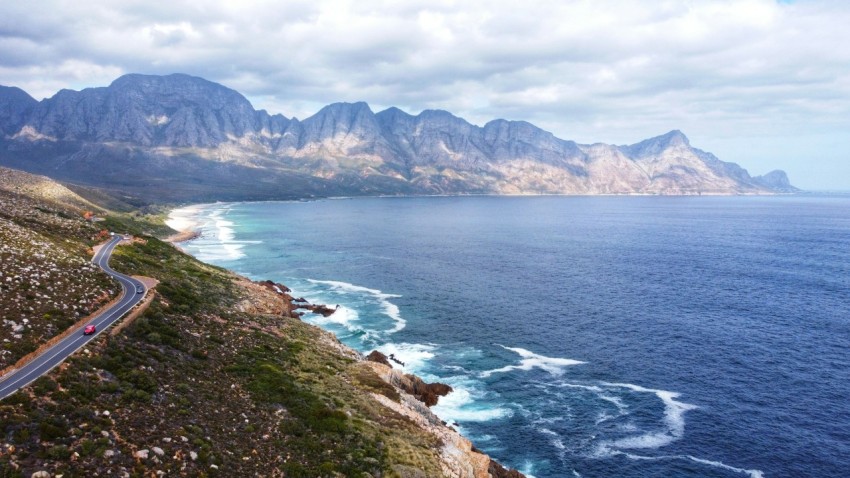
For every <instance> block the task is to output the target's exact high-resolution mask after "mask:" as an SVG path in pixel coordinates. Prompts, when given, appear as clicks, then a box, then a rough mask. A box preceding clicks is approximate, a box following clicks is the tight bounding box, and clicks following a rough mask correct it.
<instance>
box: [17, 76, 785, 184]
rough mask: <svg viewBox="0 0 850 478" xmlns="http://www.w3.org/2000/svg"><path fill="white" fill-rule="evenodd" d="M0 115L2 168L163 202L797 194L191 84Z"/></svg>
mask: <svg viewBox="0 0 850 478" xmlns="http://www.w3.org/2000/svg"><path fill="white" fill-rule="evenodd" d="M0 111H2V112H7V113H6V114H4V115H3V117H2V122H0V128H2V131H0V133H2V134H0V136H2V138H0V163H2V164H6V165H10V166H12V167H17V168H21V169H25V170H28V171H33V172H39V173H43V174H48V175H50V176H51V177H59V178H62V179H68V180H73V181H75V182H80V183H84V184H89V185H93V186H103V187H109V188H113V189H116V190H121V191H125V192H127V193H131V194H134V195H137V196H139V197H147V198H148V199H151V200H153V199H156V200H211V199H272V198H276V199H280V198H291V197H305V196H328V195H362V194H443V193H447V194H479V193H487V194H770V193H776V192H788V191H792V190H793V188H791V187H790V184H785V183H783V182H782V181H776V180H773V179H769V178H768V179H765V178H766V177H764V178H761V179H759V178H753V177H751V176H750V175H749V173H748V172H747V171H746V170H744V169H742V168H741V167H739V166H737V165H735V164H732V163H726V162H723V161H721V160H719V159H718V158H716V157H715V156H714V155H712V154H710V153H707V152H704V151H701V150H699V149H697V148H694V147H692V146H691V145H690V143H689V141H688V139H687V138H686V137H685V135H684V134H682V133H681V132H679V131H671V132H670V133H667V134H664V135H661V136H658V137H655V138H650V139H647V140H645V141H641V142H639V143H636V144H633V145H628V146H615V145H606V144H601V143H598V144H592V145H582V144H577V143H575V142H573V141H568V140H563V139H559V138H557V137H555V136H554V135H552V134H551V133H549V132H547V131H544V130H542V129H540V128H538V127H536V126H534V125H532V124H530V123H527V122H523V121H506V120H501V119H498V120H494V121H491V122H489V123H487V124H486V125H484V126H483V127H480V126H476V125H473V124H470V123H469V122H467V121H466V120H464V119H463V118H459V117H457V116H454V115H452V114H451V113H449V112H446V111H440V110H426V111H423V112H421V113H420V114H418V115H410V114H407V113H405V112H403V111H401V110H399V109H398V108H389V109H387V110H384V111H381V112H379V113H374V112H373V111H372V110H371V109H370V108H369V106H368V105H367V104H366V103H334V104H331V105H328V106H326V107H324V108H322V109H321V110H320V111H319V112H317V113H316V114H315V115H313V116H311V117H309V118H307V119H304V120H303V121H300V120H298V119H295V118H292V119H290V118H286V117H284V116H282V115H269V114H268V113H266V112H265V111H256V110H254V108H253V107H252V106H251V104H250V103H249V102H248V100H247V99H246V98H245V97H244V96H242V95H241V94H239V93H237V92H236V91H234V90H231V89H229V88H226V87H224V86H222V85H219V84H216V83H212V82H210V81H207V80H204V79H202V78H197V77H192V76H188V75H183V74H173V75H167V76H151V75H138V74H132V75H125V76H122V77H121V78H118V79H117V80H115V81H114V82H113V83H112V84H111V85H109V86H108V87H101V88H88V89H84V90H82V91H72V90H62V91H60V92H59V93H57V94H56V95H54V96H53V97H52V98H48V99H45V100H43V101H41V102H36V101H35V100H33V99H32V98H30V97H29V96H28V95H26V93H24V92H23V91H21V90H19V89H16V88H3V89H2V90H0ZM130 173H132V174H130ZM774 179H776V178H774Z"/></svg>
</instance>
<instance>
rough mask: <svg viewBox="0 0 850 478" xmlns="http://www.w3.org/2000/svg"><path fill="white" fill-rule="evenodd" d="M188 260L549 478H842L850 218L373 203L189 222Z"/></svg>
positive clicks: (785, 203) (725, 208)
mask: <svg viewBox="0 0 850 478" xmlns="http://www.w3.org/2000/svg"><path fill="white" fill-rule="evenodd" d="M175 219H177V220H178V222H179V221H181V220H182V221H186V220H191V221H196V222H197V223H199V224H200V226H201V227H202V229H203V235H202V236H201V238H199V239H197V240H195V241H192V242H189V243H187V244H186V245H185V248H186V249H187V250H188V252H190V253H192V254H194V255H196V256H197V257H199V258H200V259H202V260H205V261H208V262H211V263H215V264H218V265H221V266H224V267H227V268H229V269H232V270H235V271H237V272H239V273H242V274H244V275H247V276H249V277H252V278H255V279H273V280H275V281H279V282H283V283H285V284H287V285H288V286H290V287H291V288H292V289H293V290H294V293H295V294H296V296H304V297H306V298H308V299H309V300H311V301H314V302H319V303H326V304H329V305H331V306H335V305H339V306H340V309H339V311H338V312H337V313H335V314H334V315H332V316H330V317H328V318H322V317H319V316H307V317H305V320H308V321H310V322H312V323H315V324H317V325H320V326H322V327H324V328H326V329H328V330H332V331H333V332H335V333H336V334H337V336H338V337H340V339H341V340H342V341H343V342H345V343H346V344H348V345H350V346H352V347H354V348H356V349H358V350H361V351H364V352H368V351H370V350H372V349H379V350H381V351H383V352H385V353H387V354H389V353H394V354H395V355H396V356H397V357H399V358H400V359H401V360H402V361H404V362H405V364H406V367H405V368H406V369H407V370H409V371H412V372H415V373H417V374H419V375H422V376H423V377H424V378H426V379H430V380H440V381H443V382H447V383H449V384H451V385H452V386H453V387H454V388H455V392H454V393H452V394H451V395H449V396H448V397H445V398H443V399H441V402H440V404H439V405H438V406H436V407H435V411H436V412H437V413H438V414H439V415H440V416H441V417H442V418H443V419H444V420H446V421H449V422H451V423H456V424H457V426H458V427H459V428H460V429H461V431H462V432H463V433H464V434H466V435H467V436H469V437H470V438H471V439H472V440H473V441H474V442H475V444H476V446H478V447H479V448H481V449H483V450H485V451H486V452H488V453H490V454H491V455H493V456H494V457H496V458H497V459H499V460H500V461H501V462H503V463H504V464H506V465H508V466H511V467H514V468H518V469H520V470H521V471H523V472H525V473H527V474H528V475H530V476H535V477H537V478H544V477H564V476H581V477H613V476H617V477H653V476H658V477H670V476H700V477H703V476H709V477H713V476H717V477H726V476H729V477H731V476H751V477H758V476H765V477H780V476H781V477H784V476H788V477H797V476H818V477H821V476H823V477H844V476H848V475H847V470H848V469H850V458H848V456H850V418H848V417H850V406H848V405H847V399H846V397H847V396H848V393H850V352H848V350H850V318H848V317H850V299H848V297H850V275H848V273H850V252H848V251H850V199H848V198H829V197H823V198H817V197H767V198H759V197H740V198H738V197H734V198H663V197H597V198H582V197H534V198H499V197H468V198H406V199H400V198H373V199H356V200H326V201H316V202H290V203H239V204H216V205H208V206H203V207H196V208H190V209H188V210H182V211H177V213H176V215H175Z"/></svg>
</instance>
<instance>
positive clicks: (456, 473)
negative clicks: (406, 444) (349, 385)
mask: <svg viewBox="0 0 850 478" xmlns="http://www.w3.org/2000/svg"><path fill="white" fill-rule="evenodd" d="M364 364H366V365H367V366H369V367H370V368H371V369H372V370H373V371H374V372H375V373H376V374H378V376H379V377H381V378H382V379H384V381H386V382H387V383H390V384H393V385H395V386H397V387H399V384H400V383H403V382H404V381H405V380H406V378H405V377H406V376H405V375H404V374H402V373H401V372H399V371H398V370H393V369H392V368H390V367H388V366H386V365H383V364H379V363H376V362H364ZM399 388H401V387H399ZM372 396H373V398H374V399H375V400H377V401H378V402H380V403H381V404H382V405H383V406H385V407H387V408H389V409H391V410H393V411H395V412H396V413H398V414H400V415H402V416H405V417H407V418H408V419H410V420H411V421H413V422H414V423H416V424H418V425H419V426H420V427H421V428H423V429H425V430H427V431H428V432H430V433H432V434H433V435H434V436H436V437H437V438H438V439H439V441H440V443H441V446H440V462H441V467H442V471H443V476H445V477H449V478H524V475H523V474H522V473H520V472H518V471H515V470H508V469H506V468H504V467H503V466H501V465H500V464H498V463H496V462H495V461H493V460H492V459H491V458H490V457H489V456H487V455H486V454H484V453H481V452H480V451H479V450H478V449H476V448H475V447H474V446H473V445H472V442H470V441H469V440H468V439H466V438H464V437H463V436H462V435H461V434H460V433H458V432H457V430H455V429H454V428H452V427H450V426H448V425H446V424H445V423H444V422H443V421H442V420H440V418H439V417H438V416H437V415H435V414H434V413H433V412H432V411H431V410H430V409H429V408H428V406H427V405H426V404H425V403H423V402H422V401H420V399H418V398H416V397H414V396H413V395H410V394H409V393H406V392H405V391H404V390H401V393H400V399H399V400H398V401H395V400H393V399H391V398H389V397H387V396H385V395H381V394H379V393H373V394H372Z"/></svg>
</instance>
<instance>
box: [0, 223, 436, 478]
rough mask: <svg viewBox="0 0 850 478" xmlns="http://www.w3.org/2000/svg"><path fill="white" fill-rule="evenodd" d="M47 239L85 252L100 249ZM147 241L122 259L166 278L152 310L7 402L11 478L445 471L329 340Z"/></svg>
mask: <svg viewBox="0 0 850 478" xmlns="http://www.w3.org/2000/svg"><path fill="white" fill-rule="evenodd" d="M102 224H103V225H107V226H109V227H110V228H113V229H116V230H126V231H130V232H135V233H140V232H143V231H156V230H160V227H161V226H158V225H156V224H150V223H147V222H143V221H141V220H139V218H138V217H133V216H131V215H124V216H118V215H113V216H110V219H109V220H108V221H107V222H105V223H102ZM48 229H49V227H48ZM42 233H44V231H42ZM44 237H46V238H47V239H46V240H48V241H53V242H55V243H63V244H65V245H66V246H67V247H69V248H71V249H72V250H74V251H76V253H77V254H78V255H79V254H81V252H82V251H84V250H85V249H86V245H87V241H88V240H87V239H86V237H85V235H83V236H80V237H70V238H69V237H61V236H60V235H57V236H50V235H45V236H44ZM145 239H146V242H145V243H139V244H135V245H133V246H122V247H120V248H118V249H117V251H116V254H115V256H113V259H112V263H111V264H112V265H113V267H114V268H116V269H117V270H120V271H122V272H125V273H132V274H143V275H147V276H152V277H156V278H158V279H159V280H160V281H161V283H160V285H159V286H158V288H157V290H158V294H157V297H156V299H155V300H154V302H153V304H152V306H151V307H150V308H149V309H148V310H147V311H146V312H145V313H144V315H143V316H142V317H141V318H139V319H138V320H137V321H136V322H134V323H133V324H132V325H131V326H129V327H128V328H126V329H124V330H123V331H122V332H121V333H120V334H118V335H116V336H109V335H107V334H103V335H101V336H100V337H99V338H98V339H97V340H96V341H95V342H94V343H93V344H92V345H91V346H89V347H88V348H87V350H85V351H83V352H81V353H78V354H76V355H75V356H74V357H72V358H71V359H69V360H68V361H67V362H66V363H65V364H63V365H62V366H61V367H59V368H58V369H56V370H54V371H53V372H51V373H50V374H49V375H48V376H46V377H43V378H42V379H39V380H38V381H37V382H35V383H34V384H33V385H32V386H30V387H28V388H27V389H25V390H23V391H22V392H19V393H17V394H15V395H13V396H12V397H10V398H8V399H6V400H4V401H2V402H0V433H2V437H0V443H1V444H2V445H0V446H2V448H0V477H4V476H26V477H29V476H30V475H31V474H32V473H33V472H35V471H38V470H48V471H51V472H54V473H61V474H63V476H65V477H71V476H95V475H96V474H97V475H100V476H105V475H108V474H110V473H111V474H113V475H115V476H120V475H121V474H125V473H126V474H127V475H129V476H149V475H151V473H155V472H156V471H165V472H167V473H168V475H169V476H207V475H210V476H213V475H218V476H240V477H241V476H305V477H308V476H309V477H317V476H355V477H356V476H363V477H366V476H374V477H377V476H439V475H440V474H441V473H440V469H439V464H438V461H437V448H438V446H439V443H437V439H436V438H435V437H434V436H432V435H430V434H426V433H425V432H423V431H422V430H421V429H420V428H419V427H417V426H415V425H414V424H413V423H411V422H410V421H409V420H408V419H406V418H404V417H402V416H400V415H397V414H395V413H393V412H390V411H389V410H387V409H386V408H384V407H382V406H381V405H380V404H378V403H377V402H376V401H374V400H373V399H372V398H371V396H370V393H371V392H377V393H382V394H384V395H386V396H389V397H391V398H396V397H397V393H396V391H395V390H394V389H393V388H392V387H389V386H388V385H386V384H385V383H384V382H383V381H381V380H380V379H379V378H378V377H377V376H376V375H375V374H374V372H372V371H371V370H370V369H368V367H365V366H364V365H363V364H362V363H360V362H359V361H357V360H354V359H352V358H351V357H350V356H348V355H347V354H346V353H345V352H344V351H341V350H340V349H338V348H337V347H336V346H335V340H334V339H333V338H332V337H330V336H329V335H328V334H327V333H325V332H322V331H321V330H319V329H317V328H315V327H312V326H309V325H307V324H304V323H302V322H300V321H299V320H297V319H294V318H288V317H281V316H279V315H272V314H248V313H244V312H240V310H242V309H241V308H240V307H239V306H238V305H239V304H240V303H244V301H246V300H252V298H251V297H249V296H248V292H247V291H246V290H245V289H244V288H242V287H240V286H239V285H238V284H237V282H236V281H235V280H234V276H232V275H231V274H230V273H228V272H226V271H224V270H221V269H218V268H215V267H212V266H209V265H206V264H203V263H200V262H198V261H196V260H195V259H193V258H191V257H189V256H187V255H185V254H182V253H180V252H179V251H177V250H176V249H174V248H173V247H171V246H170V245H168V244H165V243H163V242H161V241H159V240H157V239H155V238H153V237H145ZM63 241H64V242H63ZM107 412H108V414H107ZM155 447H156V448H155ZM142 450H148V453H147V458H140V457H137V455H136V454H137V453H138V452H140V451H142ZM158 452H162V454H161V455H160V454H159V453H158ZM141 455H144V453H140V454H139V455H138V456H141Z"/></svg>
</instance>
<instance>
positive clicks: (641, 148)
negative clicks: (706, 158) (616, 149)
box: [620, 129, 691, 159]
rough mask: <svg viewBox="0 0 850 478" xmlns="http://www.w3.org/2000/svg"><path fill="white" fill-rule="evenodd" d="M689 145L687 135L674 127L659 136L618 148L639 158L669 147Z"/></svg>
mask: <svg viewBox="0 0 850 478" xmlns="http://www.w3.org/2000/svg"><path fill="white" fill-rule="evenodd" d="M690 146H691V142H690V141H689V140H688V137H687V136H685V134H684V133H682V132H681V131H679V130H677V129H674V130H673V131H670V132H669V133H666V134H663V135H661V136H656V137H654V138H649V139H646V140H643V141H641V142H639V143H635V144H632V145H629V146H621V147H620V150H621V151H623V152H624V153H626V155H627V156H630V157H632V158H635V159H639V158H643V157H647V156H657V155H659V154H661V153H662V152H663V151H665V150H667V149H670V148H676V147H686V148H689V147H690Z"/></svg>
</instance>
